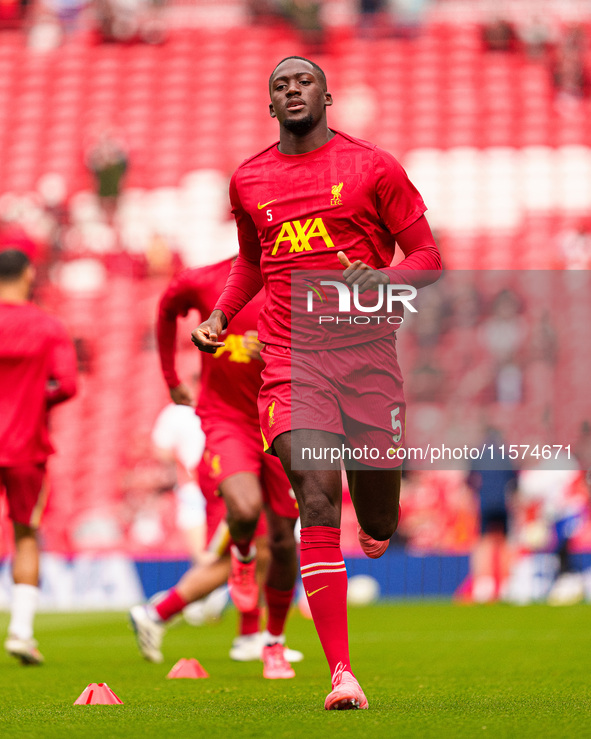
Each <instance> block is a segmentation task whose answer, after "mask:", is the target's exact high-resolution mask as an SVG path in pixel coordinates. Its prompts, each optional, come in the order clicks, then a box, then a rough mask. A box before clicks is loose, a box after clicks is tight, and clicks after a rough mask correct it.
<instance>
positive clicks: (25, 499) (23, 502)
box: [0, 462, 48, 529]
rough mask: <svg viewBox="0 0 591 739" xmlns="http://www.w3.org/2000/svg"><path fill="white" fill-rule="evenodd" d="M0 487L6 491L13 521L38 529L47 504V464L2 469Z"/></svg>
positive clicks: (9, 512) (9, 511)
mask: <svg viewBox="0 0 591 739" xmlns="http://www.w3.org/2000/svg"><path fill="white" fill-rule="evenodd" d="M0 485H1V486H2V487H3V488H4V490H5V491H6V497H7V499H8V515H9V516H10V518H11V520H12V521H14V522H15V523H21V524H24V525H25V526H30V527H31V528H34V529H36V528H38V526H39V524H40V522H41V515H42V514H43V510H44V508H45V504H46V503H47V493H48V486H47V485H46V481H45V462H41V463H38V464H35V463H33V462H30V463H28V464H19V465H14V466H11V467H0Z"/></svg>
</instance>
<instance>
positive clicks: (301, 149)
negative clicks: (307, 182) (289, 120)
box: [279, 124, 335, 156]
mask: <svg viewBox="0 0 591 739" xmlns="http://www.w3.org/2000/svg"><path fill="white" fill-rule="evenodd" d="M334 135H335V134H334V131H331V130H330V128H328V126H327V125H326V124H325V125H324V126H322V127H317V128H313V129H312V130H311V131H309V132H308V133H306V134H304V135H302V136H299V135H297V134H294V133H292V132H291V131H287V130H286V129H285V128H281V129H280V131H279V151H280V152H281V153H282V154H287V155H288V156H295V155H297V154H308V153H309V152H311V151H314V150H315V149H319V148H320V147H321V146H324V144H327V143H328V142H329V141H330V140H331V139H332V137H333V136H334Z"/></svg>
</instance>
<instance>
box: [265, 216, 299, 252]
mask: <svg viewBox="0 0 591 739" xmlns="http://www.w3.org/2000/svg"><path fill="white" fill-rule="evenodd" d="M282 241H289V242H290V243H291V245H292V247H293V244H294V243H295V241H296V235H295V233H294V230H293V227H292V225H291V223H290V222H289V221H288V222H287V223H284V224H283V226H281V231H280V232H279V236H278V237H277V241H276V242H275V246H274V247H273V251H272V252H271V255H272V256H275V254H277V249H278V248H279V244H280V243H281V242H282ZM290 251H291V250H290Z"/></svg>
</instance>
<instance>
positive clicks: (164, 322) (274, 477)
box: [131, 259, 301, 679]
mask: <svg viewBox="0 0 591 739" xmlns="http://www.w3.org/2000/svg"><path fill="white" fill-rule="evenodd" d="M232 262H233V260H232V259H228V260H226V261H224V262H220V263H219V264H214V265H211V266H208V267H201V268H198V269H187V270H184V271H183V272H181V273H180V274H179V275H178V276H177V277H176V278H174V279H173V280H172V282H171V284H170V285H169V287H168V289H167V290H166V292H165V293H164V295H163V296H162V298H161V300H160V305H159V311H158V346H159V352H160V359H161V364H162V370H163V374H164V378H165V380H166V383H167V384H168V387H169V389H170V395H171V397H172V399H173V400H174V402H175V403H179V404H186V405H191V404H192V403H193V396H192V393H191V391H190V389H189V388H188V387H187V386H186V385H185V384H184V383H183V382H181V380H180V378H179V376H178V374H177V372H176V368H175V348H176V333H177V325H176V324H177V318H178V316H181V315H182V316H186V315H187V313H188V312H189V311H190V310H192V309H195V310H198V311H199V312H200V314H201V315H202V316H206V315H209V313H210V312H211V310H212V309H213V307H214V305H215V301H216V299H217V297H218V295H219V293H220V291H221V290H222V288H223V287H224V285H225V283H226V280H227V278H228V275H229V274H230V269H231V266H232ZM262 306H263V297H262V296H260V297H257V298H255V300H254V301H252V303H250V304H249V305H248V306H247V307H246V308H245V309H244V310H243V311H241V312H240V313H239V314H238V315H237V316H236V318H235V319H234V321H233V322H232V325H231V333H228V334H227V335H226V337H225V339H226V344H225V346H224V348H223V349H221V350H220V351H218V352H217V353H216V354H215V355H209V356H204V361H203V365H202V375H201V381H202V385H201V392H200V395H199V399H198V402H197V409H196V412H197V414H198V415H199V417H200V418H201V426H202V429H203V431H204V433H205V437H206V445H205V451H204V454H203V458H202V461H201V463H200V465H199V467H198V474H199V483H200V485H201V488H202V490H203V493H204V496H205V498H206V500H207V501H208V503H207V506H206V510H207V537H208V546H209V548H210V551H212V552H215V553H216V554H218V555H219V557H217V558H215V559H214V560H213V561H211V562H210V563H209V564H206V565H205V566H204V567H201V568H199V567H197V568H192V569H191V570H189V572H187V573H186V574H185V575H184V576H183V577H182V578H181V580H180V581H179V582H178V583H177V585H176V586H175V587H174V588H171V589H170V590H169V591H168V592H167V593H166V594H165V596H164V597H163V598H160V599H157V600H156V601H155V602H153V603H149V604H148V605H147V606H136V607H135V608H134V609H132V611H131V619H132V623H133V625H134V628H135V630H136V634H137V637H138V645H139V646H140V650H141V651H142V653H143V654H144V656H145V657H146V658H147V659H151V660H152V661H161V659H162V656H161V653H160V642H161V639H162V633H163V623H164V622H165V621H167V620H168V619H170V618H171V617H172V616H173V615H174V614H175V613H178V612H179V611H181V610H182V609H183V608H184V607H185V606H186V605H187V604H188V603H191V602H193V601H195V600H198V599H201V598H202V597H204V596H205V595H206V594H208V593H210V592H212V590H214V589H215V588H216V587H218V586H219V585H221V584H222V583H223V582H225V580H226V578H227V577H228V569H227V557H225V556H224V555H225V554H226V553H227V549H228V545H229V543H230V542H229V538H228V535H227V533H228V530H229V535H230V537H231V540H232V542H233V543H232V546H231V547H230V552H231V559H232V563H231V571H230V577H229V579H228V585H229V590H230V595H231V597H232V599H233V601H234V603H235V605H236V607H237V608H238V610H239V611H241V622H240V635H239V637H238V638H237V639H236V640H235V642H234V645H233V648H232V650H231V651H230V656H231V657H232V658H233V659H237V660H239V661H247V660H250V659H253V658H254V659H260V658H261V657H262V659H263V662H264V670H263V675H264V676H265V677H268V678H271V679H273V678H289V677H293V676H294V674H295V673H294V671H293V669H292V668H291V666H290V665H289V664H288V661H287V659H286V656H287V657H290V658H291V659H292V660H293V661H296V660H298V659H301V654H300V653H297V652H294V651H293V650H286V649H285V646H284V643H285V636H284V633H283V632H284V627H285V621H286V618H287V614H288V612H289V608H290V605H291V601H292V598H293V591H294V586H295V580H296V576H297V555H296V549H295V537H294V525H295V521H296V519H297V517H298V509H297V504H296V501H295V497H294V495H293V492H292V490H291V487H290V484H289V481H288V479H287V477H286V475H285V473H284V471H283V469H282V467H281V464H280V462H279V460H277V459H273V458H271V457H269V456H268V455H265V454H264V450H263V444H262V440H261V431H260V427H259V422H258V413H257V405H256V400H257V395H258V392H259V389H260V386H261V368H262V362H261V360H260V344H259V342H258V340H257V338H256V323H257V318H258V314H259V312H260V310H261V308H262ZM216 493H217V495H221V497H222V499H223V501H224V503H225V510H224V506H223V505H222V506H221V510H220V506H219V505H216V504H217V503H218V502H219V499H216ZM263 508H264V510H265V517H266V520H267V525H268V534H269V548H270V563H269V568H268V572H267V577H266V581H265V586H264V591H265V600H266V603H267V606H268V623H267V630H266V632H265V633H264V634H262V635H261V634H260V633H259V621H260V610H259V590H258V586H257V584H256V580H255V564H256V556H255V554H256V549H255V547H254V544H253V539H254V537H255V531H257V524H258V522H259V518H260V515H261V512H262V510H263ZM224 513H225V514H226V521H227V527H225V526H224V523H225V522H224V521H223V516H224ZM259 531H260V529H259ZM142 609H143V610H142ZM142 644H144V646H143V647H142Z"/></svg>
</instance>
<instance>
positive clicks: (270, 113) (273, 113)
mask: <svg viewBox="0 0 591 739" xmlns="http://www.w3.org/2000/svg"><path fill="white" fill-rule="evenodd" d="M269 115H270V116H271V118H277V114H276V113H275V109H274V108H273V103H269Z"/></svg>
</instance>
